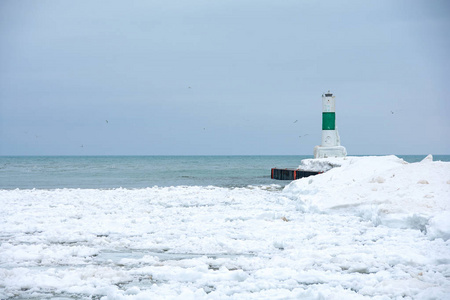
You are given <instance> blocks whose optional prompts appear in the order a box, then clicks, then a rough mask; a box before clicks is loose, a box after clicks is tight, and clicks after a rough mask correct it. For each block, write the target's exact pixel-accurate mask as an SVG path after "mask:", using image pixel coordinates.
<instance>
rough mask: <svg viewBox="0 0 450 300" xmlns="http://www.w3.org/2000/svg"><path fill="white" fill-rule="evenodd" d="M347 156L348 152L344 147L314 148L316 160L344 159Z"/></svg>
mask: <svg viewBox="0 0 450 300" xmlns="http://www.w3.org/2000/svg"><path fill="white" fill-rule="evenodd" d="M344 156H347V150H346V149H345V147H344V146H334V147H322V146H316V147H314V158H327V157H344Z"/></svg>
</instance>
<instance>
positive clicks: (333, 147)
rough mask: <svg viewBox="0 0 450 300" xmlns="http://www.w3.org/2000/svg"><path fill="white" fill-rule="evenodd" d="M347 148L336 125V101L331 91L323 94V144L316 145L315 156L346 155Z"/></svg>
mask: <svg viewBox="0 0 450 300" xmlns="http://www.w3.org/2000/svg"><path fill="white" fill-rule="evenodd" d="M346 155H347V150H345V147H344V146H341V141H340V138H339V132H338V130H337V126H336V101H335V96H333V94H332V93H330V91H328V93H325V94H323V95H322V144H321V145H320V146H316V147H314V158H324V157H344V156H346Z"/></svg>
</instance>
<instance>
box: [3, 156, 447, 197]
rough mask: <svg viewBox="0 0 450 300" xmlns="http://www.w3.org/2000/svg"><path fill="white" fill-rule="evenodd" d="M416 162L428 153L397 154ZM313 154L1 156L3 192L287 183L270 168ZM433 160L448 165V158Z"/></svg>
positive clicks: (288, 165) (286, 165) (291, 164)
mask: <svg viewBox="0 0 450 300" xmlns="http://www.w3.org/2000/svg"><path fill="white" fill-rule="evenodd" d="M398 156H399V157H401V158H403V159H404V160H405V161H407V162H417V161H420V160H422V159H423V158H424V157H425V155H398ZM305 158H312V156H3V157H0V189H16V188H19V189H33V188H36V189H55V188H90V189H110V188H119V187H123V188H146V187H153V186H160V187H164V186H180V185H187V186H209V185H212V186H218V187H245V186H248V185H269V184H278V185H281V186H284V185H286V184H287V183H289V181H278V180H272V179H271V178H270V170H271V168H274V167H278V168H296V167H297V166H298V165H299V164H300V161H301V160H302V159H305ZM434 160H442V161H450V155H436V156H434Z"/></svg>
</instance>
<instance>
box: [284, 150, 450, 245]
mask: <svg viewBox="0 0 450 300" xmlns="http://www.w3.org/2000/svg"><path fill="white" fill-rule="evenodd" d="M299 168H301V169H306V170H316V171H328V172H326V173H324V174H321V175H319V176H315V177H310V178H303V179H300V180H297V181H295V182H292V183H291V184H290V185H288V186H287V187H286V188H285V192H286V193H288V194H290V195H291V196H292V197H294V198H295V199H296V200H297V201H298V206H299V208H300V210H302V211H310V210H317V211H321V212H328V213H332V212H338V213H341V214H342V213H351V214H355V215H358V216H361V217H363V218H365V219H368V220H371V221H373V223H374V224H375V225H378V224H383V225H386V226H389V227H400V228H414V229H420V230H422V231H425V232H427V233H428V235H429V236H430V238H444V239H445V240H448V239H449V238H450V163H449V162H441V161H433V157H432V156H431V155H429V156H427V157H426V158H425V159H424V160H423V161H421V162H418V163H407V162H405V161H404V160H402V159H400V158H398V157H396V156H394V155H391V156H374V157H344V158H328V159H327V158H322V159H308V160H304V161H302V164H301V165H300V166H299Z"/></svg>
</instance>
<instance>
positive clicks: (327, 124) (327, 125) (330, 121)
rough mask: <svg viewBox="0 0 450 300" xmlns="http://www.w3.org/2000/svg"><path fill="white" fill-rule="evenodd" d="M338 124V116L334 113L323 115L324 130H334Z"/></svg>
mask: <svg viewBox="0 0 450 300" xmlns="http://www.w3.org/2000/svg"><path fill="white" fill-rule="evenodd" d="M335 124H336V114H335V113H334V112H324V113H322V130H334V129H335V127H336V126H335Z"/></svg>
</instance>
